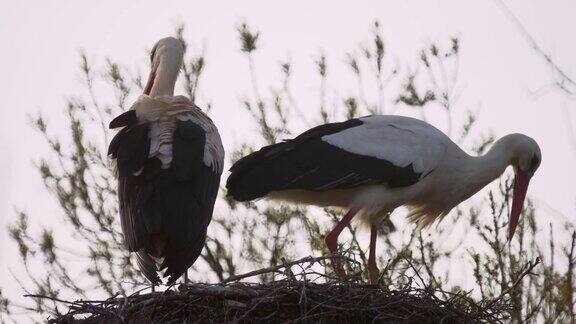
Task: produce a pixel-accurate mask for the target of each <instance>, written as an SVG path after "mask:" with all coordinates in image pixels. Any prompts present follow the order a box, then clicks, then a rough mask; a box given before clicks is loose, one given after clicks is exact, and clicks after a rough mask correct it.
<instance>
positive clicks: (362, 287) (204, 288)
mask: <svg viewBox="0 0 576 324" xmlns="http://www.w3.org/2000/svg"><path fill="white" fill-rule="evenodd" d="M319 259H322V258H310V257H309V258H304V259H302V260H299V261H294V262H290V263H289V264H284V265H280V266H276V267H272V268H267V269H262V270H257V271H253V272H251V273H248V274H246V275H242V276H237V277H235V278H231V279H230V280H227V282H226V283H220V284H201V283H195V284H187V285H184V284H182V285H180V286H179V287H178V289H173V290H172V289H168V290H166V291H163V292H153V293H146V294H141V293H135V294H133V295H131V296H127V297H115V298H110V299H107V300H100V301H83V300H79V301H75V302H68V301H61V300H58V301H60V302H64V303H66V304H68V313H67V314H61V315H58V316H56V317H54V318H52V319H51V320H50V322H51V323H150V322H157V323H158V322H161V323H170V322H173V323H182V322H184V321H186V322H216V323H223V322H274V323H276V322H291V321H295V322H325V323H335V322H339V323H341V322H344V323H372V322H394V323H485V322H490V323H493V322H501V321H503V320H505V319H506V317H507V315H508V314H509V311H510V306H509V304H508V303H507V302H506V301H505V298H503V297H504V294H505V293H504V292H503V294H502V295H501V296H499V297H498V298H496V299H493V300H484V301H474V300H473V299H472V298H470V297H469V296H468V295H467V294H465V293H450V292H445V291H441V290H438V289H430V288H427V287H425V288H417V287H414V285H412V284H410V285H406V287H405V288H401V289H395V290H391V289H387V288H386V287H385V286H384V285H368V284H363V283H360V282H358V281H356V282H354V281H346V282H342V281H334V280H331V279H330V278H325V277H324V278H323V280H324V281H325V282H315V281H316V279H315V280H314V281H311V280H308V279H307V277H306V276H305V275H304V276H302V273H299V274H298V275H294V274H293V273H292V272H289V273H288V275H287V279H283V280H279V281H273V282H269V283H246V282H236V280H239V279H246V278H248V277H252V276H255V275H262V274H267V273H268V274H270V273H272V272H278V270H279V269H281V268H286V269H289V268H290V267H291V266H293V265H299V266H301V268H302V269H309V268H310V264H312V263H314V262H316V261H318V260H319ZM304 263H307V264H309V265H308V267H302V265H303V264H304ZM534 266H535V264H534V265H533V266H532V267H530V268H529V269H528V268H527V270H526V273H529V271H530V270H532V268H533V267H534ZM314 273H315V274H317V272H314ZM284 274H286V272H284ZM304 274H305V272H304ZM308 274H310V273H308ZM524 275H525V274H523V275H521V277H523V276H524ZM521 277H520V278H519V280H518V282H519V281H520V279H521ZM512 288H513V287H510V289H512ZM506 293H509V291H508V292H506ZM32 297H42V296H32Z"/></svg>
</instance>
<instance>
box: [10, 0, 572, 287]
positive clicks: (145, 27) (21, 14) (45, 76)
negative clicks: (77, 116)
mask: <svg viewBox="0 0 576 324" xmlns="http://www.w3.org/2000/svg"><path fill="white" fill-rule="evenodd" d="M198 3H200V2H198ZM506 3H507V4H508V5H509V6H510V7H511V9H512V10H513V11H514V12H515V13H516V15H517V16H518V17H519V18H520V19H521V20H522V22H523V23H524V24H525V26H526V27H527V28H528V30H529V31H531V33H532V34H533V35H534V37H535V38H536V39H537V40H538V41H539V43H540V44H541V45H542V46H543V47H544V48H545V49H546V50H549V52H550V53H551V54H552V55H553V57H554V58H555V59H556V60H557V61H558V62H559V64H560V65H561V66H563V67H565V69H566V70H567V72H569V73H570V74H571V75H576V61H575V60H574V58H575V57H576V45H575V42H574V30H576V22H574V19H573V17H574V14H576V2H574V1H569V0H563V1H526V0H515V1H507V2H506ZM374 19H378V20H379V21H380V23H381V25H382V29H383V32H384V36H385V45H386V48H387V49H389V50H390V52H392V53H393V55H395V56H396V57H397V58H398V60H399V61H400V62H401V63H402V64H408V63H410V64H412V63H414V62H416V59H417V54H418V50H419V49H420V48H422V47H423V46H426V45H427V44H428V43H429V42H431V41H433V42H436V41H438V42H441V43H443V44H447V41H448V39H449V37H451V36H457V37H459V39H460V41H461V43H460V44H461V52H460V54H461V55H460V57H461V61H460V74H459V80H460V85H461V86H463V87H464V88H463V89H464V92H463V94H462V98H461V99H460V100H459V102H458V103H459V105H458V109H459V111H460V115H458V116H461V115H463V113H464V111H465V110H466V109H468V108H471V109H474V110H475V111H477V112H479V113H480V115H479V118H480V127H481V128H483V129H492V130H494V133H495V134H496V135H497V136H498V137H500V136H502V135H504V134H507V133H512V132H521V133H525V134H527V135H529V136H532V137H533V138H534V139H536V141H537V142H538V143H539V144H540V146H541V148H542V152H543V163H542V166H541V168H540V170H539V171H538V174H537V175H536V177H535V178H534V179H533V181H532V183H531V187H530V191H529V194H530V195H532V196H533V197H535V198H536V202H537V206H539V207H541V208H540V210H539V215H540V217H547V218H558V217H566V218H567V219H571V220H574V215H575V213H574V212H575V210H576V208H575V196H576V195H575V194H574V193H575V190H574V187H573V186H574V184H575V183H576V173H575V172H574V165H576V152H575V151H574V150H573V149H571V148H570V144H569V140H568V139H569V136H570V135H569V128H568V125H569V124H570V123H572V125H574V126H575V127H576V103H575V102H574V100H570V99H567V98H566V97H565V96H563V95H561V94H559V93H557V92H550V93H547V94H545V95H542V96H538V97H536V96H534V95H533V94H532V92H534V91H537V90H539V89H541V88H542V87H544V86H546V85H548V84H550V83H551V74H550V73H549V70H548V68H547V67H546V65H545V64H544V63H543V61H542V60H541V59H540V58H539V57H538V56H536V55H535V54H534V52H533V51H532V50H531V49H530V47H529V45H528V44H527V42H526V41H525V39H524V38H522V36H521V35H520V33H519V32H518V30H517V29H516V28H515V27H514V26H513V25H512V23H511V22H510V21H509V20H507V18H506V17H505V16H504V15H503V13H502V12H501V11H500V10H499V9H498V6H497V5H496V3H495V2H494V1H478V0H477V1H457V0H454V1H440V0H438V1H430V0H422V1H290V2H286V1H285V2H276V1H230V2H224V1H210V2H203V4H202V5H199V4H196V3H194V2H193V1H162V3H160V2H159V1H130V2H127V1H126V2H119V1H90V2H83V1H58V2H56V1H51V2H49V1H4V2H2V3H1V4H0V40H1V41H2V46H1V47H0V94H1V96H2V103H1V105H0V112H1V116H2V119H3V123H2V126H1V127H0V226H1V228H0V287H7V288H9V289H10V288H14V284H13V283H12V279H11V277H10V274H9V272H8V267H10V266H11V264H14V263H15V262H17V261H16V260H17V251H16V247H15V246H14V245H13V244H11V243H10V241H9V238H8V237H7V235H6V233H5V230H4V229H5V227H6V223H7V222H8V221H10V220H12V219H14V216H15V212H14V210H15V208H20V209H24V210H25V211H27V212H29V214H30V216H31V217H33V218H32V222H43V223H47V224H52V225H54V226H58V222H59V219H58V218H57V217H58V216H56V211H57V208H56V204H55V202H54V201H53V199H52V197H50V196H49V195H48V194H47V192H46V190H45V189H44V188H43V184H42V182H41V180H40V177H39V174H38V172H37V171H36V170H35V169H34V167H33V165H32V161H33V160H34V159H37V158H38V157H40V156H43V155H44V154H45V153H46V152H47V149H46V148H45V146H44V142H43V140H42V138H41V137H40V136H39V135H37V134H36V133H35V132H34V131H33V130H32V128H31V127H30V126H29V123H28V118H27V114H34V113H35V112H37V111H41V112H42V113H43V114H44V115H45V116H46V117H47V119H48V121H49V125H50V126H52V127H53V129H58V127H59V126H63V125H64V124H63V121H62V113H63V109H64V108H65V105H64V104H65V99H66V97H68V96H74V95H77V94H79V93H80V91H81V90H82V89H83V88H82V86H81V85H80V71H79V69H78V66H79V55H78V53H79V50H80V49H84V50H85V51H86V52H87V53H88V55H89V57H90V58H91V59H92V61H95V63H96V67H102V64H103V62H104V58H105V57H111V58H113V59H114V60H116V61H118V62H120V63H123V64H125V65H126V66H127V67H129V68H132V69H134V68H136V67H140V68H141V69H146V68H147V64H148V62H147V60H148V56H147V54H146V53H145V50H147V49H150V48H151V47H152V45H153V44H154V43H155V41H156V40H158V39H159V38H161V37H164V36H167V35H172V34H173V31H174V26H175V25H176V24H177V23H180V22H183V23H185V24H186V27H187V33H186V36H187V39H189V40H191V41H192V42H193V43H194V44H195V45H196V46H197V48H201V47H202V46H204V47H205V49H206V58H207V69H206V71H205V75H204V79H203V82H202V85H201V99H202V98H206V99H209V100H210V101H211V102H212V103H213V105H214V108H213V113H212V116H213V119H214V121H215V123H216V124H217V125H218V126H219V128H220V130H221V133H222V137H223V140H224V144H225V147H226V148H227V149H228V150H229V151H230V150H231V149H232V148H233V147H234V145H235V144H236V143H238V142H240V140H241V139H242V138H243V137H244V136H246V135H245V134H250V133H249V132H251V131H253V129H254V126H253V124H251V123H248V122H247V121H248V117H247V116H246V114H245V113H244V112H243V110H242V109H240V105H241V101H240V100H241V98H242V96H243V95H244V94H246V93H250V92H249V91H250V86H249V82H248V81H249V75H248V73H247V72H248V70H247V64H246V61H245V57H244V56H243V55H242V54H241V53H240V51H239V41H238V34H237V32H236V26H237V25H238V23H240V22H242V21H243V20H246V21H247V22H248V23H249V24H250V25H251V26H253V27H255V28H256V29H258V30H259V31H261V33H262V35H261V40H260V42H259V44H260V49H259V51H258V53H257V54H256V64H257V73H258V75H259V81H260V85H261V86H262V85H265V86H267V85H269V84H271V83H274V84H275V85H277V84H278V82H279V81H280V73H279V67H278V63H279V62H280V61H284V60H286V58H288V57H289V58H290V59H291V61H292V63H293V70H294V79H293V81H294V82H293V84H292V87H293V88H294V89H295V94H296V98H297V100H298V101H299V104H300V108H301V109H305V108H306V107H305V106H306V105H309V106H310V107H311V109H314V110H316V109H317V102H318V88H319V78H318V76H317V75H316V73H315V67H314V65H313V59H314V58H316V57H318V55H319V53H320V50H323V51H324V53H326V54H327V56H328V63H329V74H330V80H329V87H331V88H332V89H336V88H337V89H340V90H341V91H343V92H342V93H341V95H342V96H344V95H347V94H355V93H354V91H355V89H356V88H355V86H356V85H355V84H354V83H351V82H350V84H344V82H348V81H349V80H350V79H344V78H343V79H339V78H338V75H339V74H341V75H345V74H346V75H349V72H348V69H347V67H346V66H345V64H344V59H345V54H346V53H347V52H349V51H350V50H354V49H357V46H358V45H359V44H360V43H361V42H363V41H367V40H369V38H370V28H371V26H372V22H373V21H374ZM267 90H268V88H266V87H262V89H261V91H262V93H266V91H267ZM346 91H349V92H346ZM200 103H202V102H200ZM456 124H459V121H458V120H457V121H456ZM439 126H442V125H439ZM301 127H303V126H301ZM547 206H553V208H554V209H555V210H557V211H558V212H560V214H562V215H564V216H559V214H558V213H556V212H553V211H552V210H550V208H549V207H547ZM12 268H13V269H14V268H15V267H12ZM9 293H10V294H14V293H16V291H15V290H11V291H9Z"/></svg>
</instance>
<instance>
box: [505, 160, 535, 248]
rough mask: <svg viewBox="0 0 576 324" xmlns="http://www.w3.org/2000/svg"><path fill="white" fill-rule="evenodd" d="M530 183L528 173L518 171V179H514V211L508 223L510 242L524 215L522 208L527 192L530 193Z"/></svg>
mask: <svg viewBox="0 0 576 324" xmlns="http://www.w3.org/2000/svg"><path fill="white" fill-rule="evenodd" d="M529 183H530V179H529V178H528V173H526V172H525V171H522V170H517V171H516V178H515V179H514V193H513V194H512V211H511V212H510V219H509V222H508V242H510V240H512V236H514V232H515V231H516V226H518V220H519V219H520V214H521V213H522V206H523V205H524V199H525V198H526V191H528V184H529Z"/></svg>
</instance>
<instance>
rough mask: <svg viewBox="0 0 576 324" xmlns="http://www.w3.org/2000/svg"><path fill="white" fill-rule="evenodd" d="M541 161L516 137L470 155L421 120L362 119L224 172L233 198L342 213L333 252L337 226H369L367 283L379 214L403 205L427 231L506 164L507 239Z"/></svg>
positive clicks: (532, 145)
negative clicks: (509, 192) (512, 177)
mask: <svg viewBox="0 0 576 324" xmlns="http://www.w3.org/2000/svg"><path fill="white" fill-rule="evenodd" d="M540 161H541V153H540V148H539V147H538V144H536V142H535V141H534V140H533V139H531V138H529V137H528V136H525V135H522V134H511V135H507V136H504V137H503V138H501V139H500V140H498V141H497V142H496V143H494V145H493V146H492V148H491V150H490V151H489V152H488V153H487V154H485V155H483V156H479V157H474V156H470V155H468V154H467V153H466V152H464V151H463V150H462V149H460V148H459V147H458V146H457V145H456V144H455V143H454V142H453V141H452V140H450V138H449V137H448V136H446V135H445V134H444V133H442V132H441V131H440V130H438V129H437V128H435V127H434V126H432V125H430V124H428V123H425V122H423V121H420V120H417V119H414V118H409V117H403V116H390V115H389V116H368V117H362V118H358V119H352V120H349V121H346V122H342V123H332V124H326V125H321V126H318V127H315V128H312V129H310V130H308V131H306V132H305V133H303V134H301V135H299V136H298V137H296V138H294V139H292V140H288V141H285V142H283V143H278V144H274V145H271V146H267V147H264V148H262V149H260V150H259V151H257V152H254V153H252V154H250V155H248V156H246V157H244V158H243V159H241V160H239V161H238V162H237V163H236V164H235V165H234V166H233V167H232V168H231V172H232V173H231V175H230V177H229V179H228V182H227V188H228V193H229V195H231V196H232V197H234V198H236V199H237V200H240V201H245V200H252V199H256V198H260V197H264V198H269V199H274V200H282V201H289V202H295V203H301V204H309V205H316V206H335V207H342V208H345V209H347V210H348V213H347V214H346V215H345V216H344V217H343V219H342V221H341V222H340V223H339V224H338V225H337V226H336V228H335V229H334V230H333V231H332V232H330V234H328V235H327V237H326V244H327V245H328V248H329V249H330V251H332V252H333V253H336V252H337V244H336V241H337V238H338V235H339V234H340V232H341V231H342V229H343V228H345V226H346V225H347V224H348V223H349V222H350V221H351V220H352V218H353V217H354V216H355V215H361V217H362V219H364V220H365V221H366V222H367V223H368V224H370V226H371V240H370V242H371V244H370V251H371V253H370V258H369V270H370V278H371V280H372V281H374V280H376V278H377V277H378V270H377V267H376V264H375V257H374V253H373V251H374V249H375V244H376V243H375V242H376V240H375V236H376V233H377V231H376V228H377V224H378V222H379V221H380V220H381V219H382V217H385V216H386V215H388V214H389V213H390V212H392V211H393V210H394V209H395V208H397V207H400V206H406V207H408V209H409V215H408V217H409V219H410V220H411V221H413V222H415V223H418V224H419V225H420V226H421V227H426V226H428V225H430V224H431V223H433V222H434V221H435V220H439V219H442V217H443V216H445V215H447V214H448V213H449V212H450V210H451V209H452V208H453V207H455V206H456V205H458V204H459V203H461V202H462V201H464V200H466V199H467V198H469V197H470V196H472V195H473V194H474V193H476V192H477V191H478V190H480V189H481V188H483V187H484V186H486V185H487V184H488V183H490V182H491V181H493V180H494V179H495V178H497V177H498V176H500V175H501V174H502V172H504V170H505V169H506V168H507V167H508V166H509V165H512V166H514V169H515V171H516V185H515V194H514V202H513V207H512V213H511V216H510V226H509V236H510V237H511V236H512V234H513V232H514V228H515V227H516V224H517V222H518V217H519V215H520V211H521V209H522V203H523V201H524V197H525V194H526V189H527V187H528V182H529V180H530V178H531V177H532V175H533V174H534V172H535V171H536V169H537V168H538V167H539V165H540ZM335 262H336V264H335V265H336V268H337V270H338V271H339V272H340V273H341V274H343V269H342V268H341V266H339V263H338V262H337V261H335Z"/></svg>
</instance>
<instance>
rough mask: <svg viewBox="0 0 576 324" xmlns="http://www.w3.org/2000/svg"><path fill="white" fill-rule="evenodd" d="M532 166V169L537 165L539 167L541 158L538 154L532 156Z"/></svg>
mask: <svg viewBox="0 0 576 324" xmlns="http://www.w3.org/2000/svg"><path fill="white" fill-rule="evenodd" d="M530 164H531V167H532V169H535V168H536V167H538V164H540V158H539V157H538V155H536V154H534V155H533V156H532V160H531V161H530Z"/></svg>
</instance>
